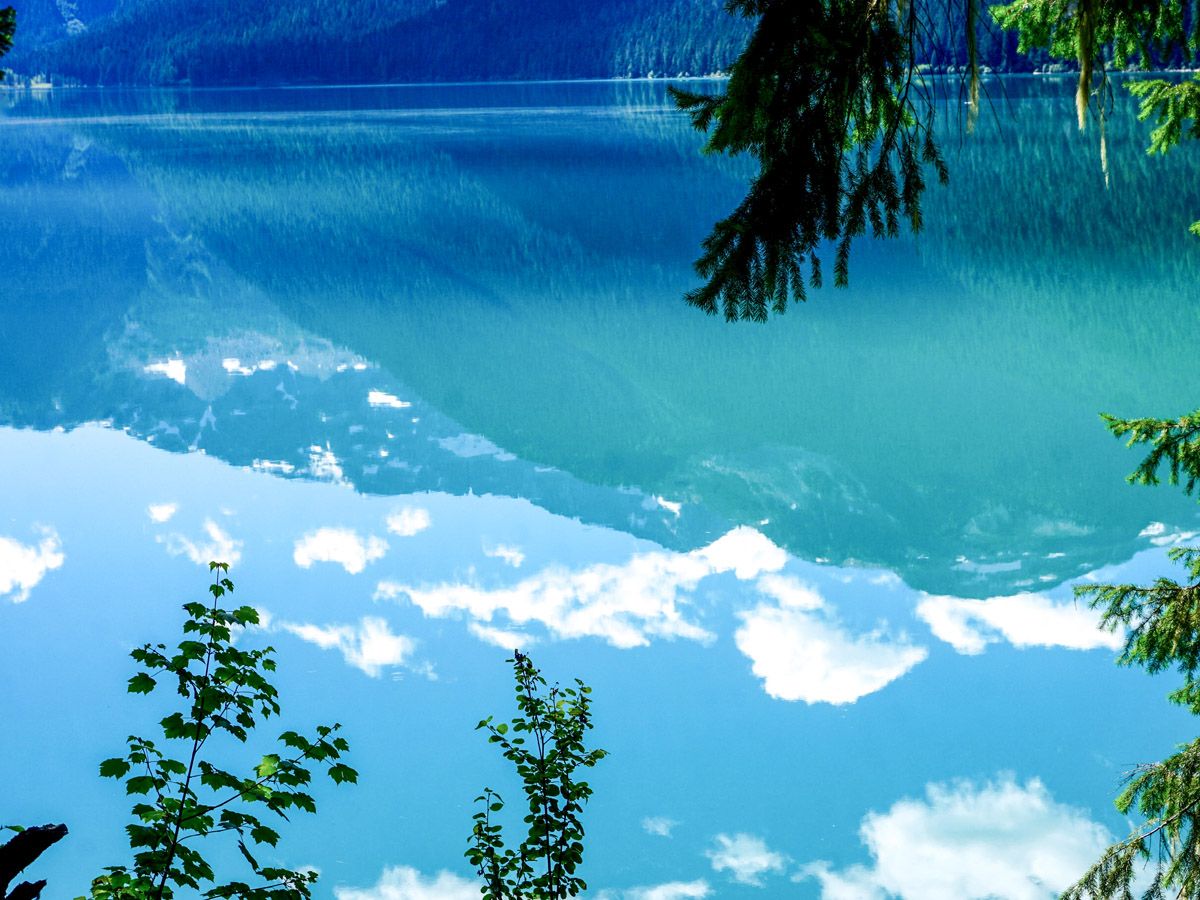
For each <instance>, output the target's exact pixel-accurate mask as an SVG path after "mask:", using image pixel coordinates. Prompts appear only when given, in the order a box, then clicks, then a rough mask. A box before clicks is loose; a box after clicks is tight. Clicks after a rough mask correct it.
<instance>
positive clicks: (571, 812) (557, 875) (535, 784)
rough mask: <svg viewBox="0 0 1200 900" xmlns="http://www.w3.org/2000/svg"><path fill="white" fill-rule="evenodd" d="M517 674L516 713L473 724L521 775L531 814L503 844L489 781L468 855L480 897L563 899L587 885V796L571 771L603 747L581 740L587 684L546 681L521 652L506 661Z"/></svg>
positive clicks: (498, 803)
mask: <svg viewBox="0 0 1200 900" xmlns="http://www.w3.org/2000/svg"><path fill="white" fill-rule="evenodd" d="M508 662H510V663H512V666H513V675H514V679H515V681H516V698H517V709H518V715H517V716H516V717H515V718H514V719H513V720H512V721H511V722H499V723H497V722H495V721H494V719H493V717H492V716H488V717H487V718H486V719H484V720H482V721H481V722H480V723H479V724H478V725H477V726H476V728H477V729H482V730H485V731H487V732H488V742H489V743H492V744H498V745H499V747H500V749H501V751H502V752H503V754H504V758H505V759H507V760H508V761H509V762H511V763H512V764H513V765H514V766H515V768H516V770H517V774H518V775H519V776H520V777H521V781H522V787H523V790H524V792H525V799H526V801H527V805H528V809H529V813H528V815H526V816H525V817H524V822H525V824H526V825H527V826H528V828H527V830H526V835H525V838H524V839H523V840H522V841H521V843H520V844H519V845H518V846H515V847H507V846H505V843H504V836H503V834H504V830H503V826H502V825H501V824H499V823H498V822H496V821H495V819H496V818H498V817H499V814H500V813H502V812H503V810H504V800H503V799H502V798H501V796H500V795H499V794H497V793H496V792H495V791H493V790H492V789H491V788H484V791H483V793H482V794H481V795H480V796H478V797H476V798H475V802H476V803H477V804H479V805H480V807H481V808H480V810H479V811H478V812H477V813H475V815H474V820H475V825H474V828H473V829H472V832H471V838H470V846H469V847H468V849H467V852H466V854H465V855H466V857H467V858H468V859H469V860H470V861H471V865H473V866H475V868H476V870H477V871H478V873H479V877H480V878H481V879H482V881H483V887H482V888H481V889H480V892H481V894H482V896H483V897H484V898H485V900H561V898H564V897H574V896H576V895H578V894H579V893H581V892H582V891H585V890H587V884H586V882H585V881H584V880H583V879H582V878H580V877H579V876H578V875H576V874H575V872H576V870H577V869H578V868H579V866H580V864H581V863H582V861H583V837H584V829H583V823H582V821H581V818H580V817H581V816H582V814H583V808H584V806H585V805H586V804H587V801H588V799H589V798H590V797H591V796H592V789H591V787H589V785H588V783H587V782H586V781H580V780H577V779H576V777H575V770H576V769H578V768H580V767H583V768H592V767H593V766H595V765H596V763H598V762H599V761H600V760H602V759H603V758H604V757H605V756H607V753H606V751H604V750H599V749H592V750H589V749H588V748H587V747H586V745H585V741H584V739H585V737H586V735H587V732H588V731H589V730H590V729H591V728H592V719H591V696H590V695H591V692H592V689H591V688H590V687H588V686H587V685H585V684H584V683H583V682H582V681H580V680H579V679H576V680H575V687H573V688H562V687H560V686H559V685H558V684H554V685H553V686H547V683H546V679H545V678H543V677H542V674H541V672H540V671H538V669H537V668H536V667H535V666H534V664H533V663H532V662H531V661H530V659H529V657H528V656H526V655H524V654H523V653H521V652H520V651H514V653H513V658H512V659H510V660H508Z"/></svg>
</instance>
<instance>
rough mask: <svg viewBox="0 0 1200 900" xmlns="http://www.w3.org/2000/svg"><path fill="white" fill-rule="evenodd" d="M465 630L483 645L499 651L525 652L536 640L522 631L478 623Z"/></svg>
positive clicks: (473, 623)
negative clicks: (491, 646) (490, 645)
mask: <svg viewBox="0 0 1200 900" xmlns="http://www.w3.org/2000/svg"><path fill="white" fill-rule="evenodd" d="M467 629H468V630H469V631H470V632H471V634H473V635H475V637H477V638H479V639H480V640H481V641H483V642H484V643H487V644H492V645H494V646H496V647H499V648H500V649H501V650H525V649H528V648H529V647H532V646H533V645H534V644H536V643H537V638H535V637H534V636H533V635H531V634H526V633H525V632H523V631H513V630H510V629H507V628H493V627H491V626H490V625H480V624H479V623H478V622H472V623H471V624H469V625H468V626H467Z"/></svg>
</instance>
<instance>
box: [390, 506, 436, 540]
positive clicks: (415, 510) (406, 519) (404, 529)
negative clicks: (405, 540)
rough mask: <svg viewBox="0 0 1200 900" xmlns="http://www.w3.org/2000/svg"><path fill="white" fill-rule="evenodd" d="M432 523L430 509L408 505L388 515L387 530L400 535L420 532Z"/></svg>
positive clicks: (407, 535)
mask: <svg viewBox="0 0 1200 900" xmlns="http://www.w3.org/2000/svg"><path fill="white" fill-rule="evenodd" d="M430 524H431V520H430V518H429V510H427V509H421V508H420V507H419V506H406V507H404V508H403V509H400V510H397V511H396V512H394V513H392V514H391V515H390V516H388V517H387V530H388V531H390V532H391V533H392V534H398V535H400V537H412V536H413V535H414V534H420V533H421V532H422V531H424V530H425V529H426V528H428V527H429V526H430Z"/></svg>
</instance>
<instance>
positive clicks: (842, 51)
mask: <svg viewBox="0 0 1200 900" xmlns="http://www.w3.org/2000/svg"><path fill="white" fill-rule="evenodd" d="M729 9H730V11H731V12H736V13H740V14H741V15H743V16H746V17H754V16H758V17H759V19H758V24H757V27H756V28H755V30H754V34H753V36H752V37H751V39H750V42H749V44H748V45H747V47H746V49H745V51H744V52H743V53H742V55H741V56H740V57H739V58H738V60H737V62H736V63H735V64H734V66H733V69H732V71H731V72H730V78H729V83H728V86H727V88H726V90H725V92H724V93H722V94H718V95H716V96H708V95H702V94H692V93H687V92H684V91H681V90H677V89H672V90H671V93H672V95H673V97H674V98H675V101H676V103H677V104H678V106H679V107H680V108H681V109H685V110H688V111H689V112H690V113H691V116H692V122H693V124H694V125H695V127H696V128H697V129H699V130H701V131H707V132H709V137H708V143H707V150H708V152H712V153H750V154H752V155H753V156H754V157H755V158H756V159H757V160H758V163H759V174H758V176H757V177H756V178H755V179H754V181H753V183H752V185H751V187H750V191H749V193H748V194H747V195H746V198H745V199H744V200H743V201H742V202H741V204H740V205H739V206H738V207H737V209H736V210H735V211H734V212H733V213H732V214H731V215H730V216H729V217H727V218H725V219H723V220H721V221H720V222H718V223H717V224H716V225H715V226H714V228H713V232H712V234H711V235H710V236H709V237H708V238H707V239H706V240H705V241H704V245H703V246H704V253H703V254H702V256H701V257H700V259H699V260H697V262H696V271H697V272H698V273H699V274H700V275H701V277H702V278H704V279H705V283H704V285H702V286H701V287H700V288H698V289H696V290H694V291H692V292H691V293H689V294H688V295H687V300H688V302H689V303H692V304H693V305H695V306H698V307H699V308H701V309H703V310H704V311H705V312H708V313H710V314H712V313H716V312H717V311H718V309H720V310H721V311H722V312H723V313H724V315H725V318H726V319H728V320H735V319H753V320H756V321H762V320H765V319H766V318H767V314H768V305H769V306H770V308H771V309H773V310H774V311H775V312H778V313H782V312H783V311H784V310H785V309H786V307H787V304H788V301H789V299H791V300H804V299H805V284H806V283H807V284H809V285H811V286H813V287H819V286H820V285H821V283H822V280H823V279H822V270H821V259H820V256H819V254H818V246H819V245H820V244H821V243H822V242H823V241H830V242H833V243H834V245H835V247H836V250H835V257H834V280H835V282H836V283H837V284H839V285H844V284H845V283H846V281H847V278H848V272H849V255H850V245H851V242H852V241H853V240H854V238H856V237H858V236H860V235H862V234H865V233H866V232H867V230H868V228H869V229H870V233H871V234H872V235H874V236H876V237H883V236H885V235H886V236H895V235H896V234H898V233H899V230H900V223H901V220H904V221H906V222H907V223H908V224H909V226H910V227H911V228H912V229H913V230H914V231H915V230H919V229H920V227H921V205H920V201H921V194H922V192H923V191H924V189H925V179H924V175H923V172H922V167H923V165H924V164H927V163H928V164H932V165H933V167H934V169H935V171H936V173H937V177H938V179H939V180H941V181H943V182H944V181H945V180H946V177H947V175H946V167H945V164H944V163H943V161H942V157H941V153H940V151H939V150H938V147H937V144H936V142H935V141H934V136H933V131H932V116H933V107H932V104H931V103H930V102H929V100H928V96H927V95H926V93H925V88H924V87H923V85H922V84H921V82H920V81H919V80H917V79H915V78H914V75H915V71H914V68H915V59H914V48H915V43H916V38H917V30H918V24H919V22H918V18H917V6H916V4H914V3H909V4H901V5H899V6H892V5H890V4H887V3H877V2H874V0H786V2H780V0H731V2H730V3H729Z"/></svg>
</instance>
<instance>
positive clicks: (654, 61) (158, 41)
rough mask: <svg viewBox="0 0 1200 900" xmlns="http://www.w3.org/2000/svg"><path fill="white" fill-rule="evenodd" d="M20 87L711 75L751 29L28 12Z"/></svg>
mask: <svg viewBox="0 0 1200 900" xmlns="http://www.w3.org/2000/svg"><path fill="white" fill-rule="evenodd" d="M14 5H15V8H16V10H17V15H18V21H19V26H18V32H19V33H18V41H17V46H16V48H15V49H14V51H13V53H12V54H11V56H10V57H9V58H7V59H6V60H5V64H6V65H7V66H8V67H9V68H10V69H12V70H13V71H15V72H16V73H18V74H20V75H25V76H33V75H38V74H42V75H47V76H50V77H53V78H54V79H59V80H66V81H70V82H78V83H83V84H105V85H113V84H192V85H197V86H199V85H250V84H278V83H288V84H297V83H323V84H335V83H380V82H405V81H480V80H510V79H511V80H529V79H558V78H612V77H627V76H633V77H642V76H646V75H650V74H656V75H668V76H678V75H681V74H690V75H703V74H710V73H713V72H717V71H724V70H726V69H728V67H729V66H730V64H731V63H732V62H733V60H734V59H736V57H737V55H738V54H739V53H740V52H741V50H742V48H743V47H744V46H745V43H746V40H747V38H748V37H749V34H750V30H751V25H752V22H751V21H750V20H747V19H744V18H741V17H737V16H733V15H730V14H729V13H727V12H726V11H725V9H724V3H723V2H722V0H605V2H603V3H596V2H588V0H561V2H551V0H522V2H518V3H503V2H499V0H448V2H445V3H433V2H431V0H354V2H351V0H301V2H298V3H294V4H287V5H277V4H258V3H245V2H243V0H124V2H120V3H118V2H116V0H78V2H75V3H67V2H51V0H15V4H14ZM964 15H965V12H964V11H962V10H960V9H958V8H957V7H955V8H947V9H945V10H943V11H941V12H936V11H935V13H934V14H932V15H931V16H930V20H929V21H930V25H931V26H932V27H931V29H930V30H929V33H927V34H926V35H925V37H924V39H923V41H922V47H921V50H920V55H921V58H922V61H923V62H924V63H925V64H927V65H929V66H931V67H932V68H934V69H935V70H939V71H941V70H945V69H947V68H956V67H959V66H962V65H963V64H964V63H965V62H966V60H967V47H966V38H965V34H966V29H965V23H964V21H963V16H964ZM979 51H980V59H981V61H982V62H983V63H984V64H985V65H986V66H988V67H990V68H992V69H995V70H996V71H1005V72H1009V71H1015V72H1021V71H1032V70H1034V69H1035V68H1038V67H1039V66H1042V65H1044V64H1045V63H1046V62H1047V60H1048V57H1046V56H1045V55H1044V54H1038V53H1034V54H1027V55H1018V54H1017V52H1016V37H1015V35H1012V34H1005V33H1003V32H1001V31H1000V30H999V29H998V28H997V27H995V26H994V25H989V26H987V27H984V28H983V29H982V34H981V36H980V41H979Z"/></svg>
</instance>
